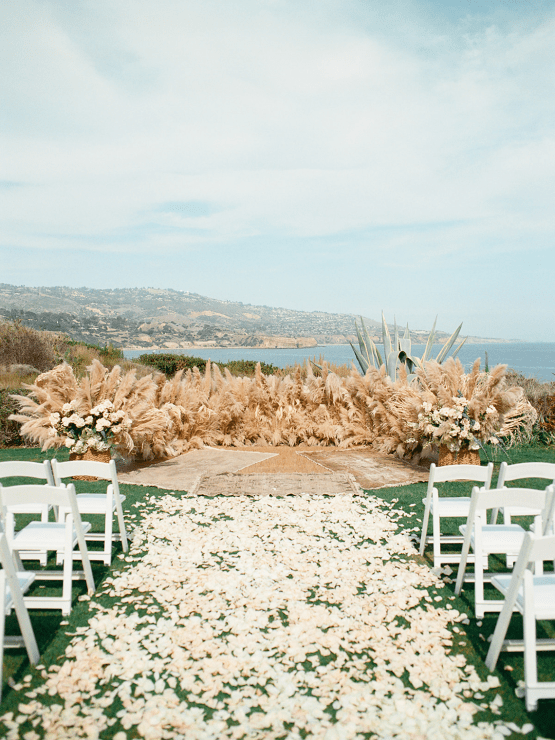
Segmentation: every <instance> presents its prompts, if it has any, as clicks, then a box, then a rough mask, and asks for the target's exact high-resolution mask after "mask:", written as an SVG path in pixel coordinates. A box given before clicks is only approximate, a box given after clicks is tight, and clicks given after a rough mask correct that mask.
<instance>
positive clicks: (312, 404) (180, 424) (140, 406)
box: [13, 358, 535, 460]
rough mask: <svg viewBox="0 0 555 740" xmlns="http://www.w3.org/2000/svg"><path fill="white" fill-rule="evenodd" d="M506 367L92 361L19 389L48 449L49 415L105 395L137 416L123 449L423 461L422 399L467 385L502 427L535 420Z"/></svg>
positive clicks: (26, 427) (149, 453) (473, 400)
mask: <svg viewBox="0 0 555 740" xmlns="http://www.w3.org/2000/svg"><path fill="white" fill-rule="evenodd" d="M505 370H506V368H505V366H503V365H499V366H497V367H496V368H494V369H493V370H492V371H491V372H490V373H480V371H479V362H477V363H475V365H474V367H473V368H472V371H471V372H470V373H468V374H465V372H464V369H463V367H462V365H461V363H460V362H459V361H458V360H453V359H452V358H451V359H449V360H447V361H446V362H445V363H444V364H443V365H440V364H438V363H437V362H435V361H432V362H428V363H426V364H425V365H424V368H423V369H421V370H419V371H418V374H417V379H416V380H415V381H413V382H412V383H409V382H408V381H407V377H406V373H403V372H401V373H400V376H399V378H398V379H397V380H396V381H392V380H391V379H390V378H389V376H388V375H387V373H386V372H385V368H381V369H380V370H376V369H375V368H370V369H369V370H368V372H367V373H366V375H364V376H363V375H361V374H360V373H359V372H358V371H357V370H356V368H354V367H353V368H352V369H351V370H350V372H349V374H348V375H347V376H346V377H340V376H339V375H337V374H335V373H333V372H331V371H330V368H329V366H328V365H327V364H326V363H325V362H324V363H323V365H322V370H321V371H320V372H318V374H315V372H313V369H312V367H311V366H310V365H307V366H305V367H304V368H301V367H300V366H298V367H297V368H296V369H295V371H294V373H292V374H288V375H283V376H281V375H267V376H266V375H264V374H263V373H262V372H261V369H260V365H259V366H258V367H257V369H256V372H255V375H254V377H252V378H249V377H235V376H232V375H231V373H230V372H229V371H228V370H227V369H226V370H225V371H224V373H223V374H222V372H221V370H220V368H219V367H217V366H215V365H214V366H212V365H211V364H210V362H208V363H207V365H206V369H205V372H204V373H200V372H199V370H198V368H193V370H187V371H186V372H184V371H180V372H178V373H177V374H176V375H175V376H174V377H173V378H171V379H169V380H168V379H166V377H165V376H164V375H162V374H161V373H154V374H149V375H146V376H144V377H142V378H137V376H136V373H135V371H128V372H125V373H124V372H122V371H121V369H120V368H119V367H118V366H116V367H114V368H113V369H112V370H108V369H107V368H105V367H104V366H103V365H102V364H101V363H100V362H98V361H97V360H95V361H94V362H93V363H92V365H90V366H89V367H88V368H87V373H86V375H85V376H84V377H83V378H80V379H77V378H75V376H74V375H73V372H72V369H71V367H70V366H69V365H66V364H63V365H59V366H58V367H56V368H54V369H53V370H51V371H50V372H47V373H43V374H42V375H40V376H39V377H38V378H37V379H36V381H35V383H34V384H33V385H31V386H28V388H29V390H30V391H31V396H32V397H31V398H29V397H24V396H19V397H17V400H18V402H19V405H20V413H19V414H17V415H14V417H13V418H15V419H16V420H17V421H19V422H20V423H21V424H22V427H21V431H22V434H23V435H25V436H26V437H28V438H29V439H30V440H32V441H34V442H38V443H39V444H41V445H42V446H43V449H47V448H48V447H52V446H60V445H62V444H63V439H60V438H59V437H53V436H52V433H51V424H50V421H49V416H50V414H51V413H53V412H60V411H61V408H62V406H63V404H64V403H68V402H69V401H72V400H74V399H76V401H77V403H78V411H79V413H81V414H84V413H86V412H87V411H89V410H90V409H91V408H92V407H94V406H95V405H96V404H98V403H100V402H101V401H103V400H110V401H112V403H113V404H114V408H115V409H116V410H120V409H121V410H123V411H125V412H126V413H127V414H128V415H129V417H130V418H131V420H132V426H131V428H130V429H129V431H128V432H125V433H122V434H121V435H120V437H119V438H118V439H117V440H116V449H117V450H118V452H119V453H120V454H122V455H123V456H126V457H134V458H136V459H151V458H165V457H172V456H175V455H177V454H180V453H182V452H186V451H187V450H189V449H192V448H195V447H202V446H203V445H221V446H225V447H232V446H239V447H243V446H249V445H272V446H277V445H288V446H291V447H293V446H296V445H299V444H306V445H310V446H329V445H331V446H337V447H342V448H345V447H357V446H361V445H365V446H368V445H369V446H372V447H374V448H376V449H377V450H380V451H383V452H387V453H393V454H396V455H398V456H400V457H405V458H412V459H414V460H418V459H419V458H420V456H421V455H422V454H423V451H424V450H423V448H424V445H422V444H421V443H419V442H418V440H416V441H411V439H413V435H414V429H413V427H412V426H411V425H412V424H413V423H414V422H415V421H416V420H417V418H418V413H419V411H420V410H421V409H422V404H423V402H424V401H428V402H430V403H435V402H438V403H440V404H441V405H446V404H448V403H449V402H450V401H451V400H452V398H453V397H454V396H456V395H457V394H458V393H459V392H461V393H462V394H463V395H465V397H467V398H468V399H469V408H470V407H471V408H472V409H473V410H474V411H475V412H476V413H480V412H481V409H485V408H486V407H487V406H488V405H493V406H494V407H495V409H496V410H497V412H498V417H499V423H500V426H501V430H500V432H499V434H500V435H502V436H504V437H505V438H506V439H509V440H510V439H511V438H512V437H513V436H514V435H515V433H516V432H517V430H521V429H522V428H528V427H530V425H531V424H532V423H533V420H534V418H535V412H534V410H533V409H532V407H531V406H530V404H529V403H528V402H527V401H526V399H525V398H524V395H523V393H522V390H521V389H519V388H516V387H508V386H507V383H506V379H505V375H506V373H505Z"/></svg>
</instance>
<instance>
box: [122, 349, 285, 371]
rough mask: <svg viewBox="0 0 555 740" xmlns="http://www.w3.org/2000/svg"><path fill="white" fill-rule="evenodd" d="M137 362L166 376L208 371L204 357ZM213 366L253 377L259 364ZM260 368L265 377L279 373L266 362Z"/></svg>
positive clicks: (155, 357)
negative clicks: (180, 372) (196, 369)
mask: <svg viewBox="0 0 555 740" xmlns="http://www.w3.org/2000/svg"><path fill="white" fill-rule="evenodd" d="M136 361H137V362H138V363H140V364H141V365H146V366H147V367H153V368H155V369H156V370H159V371H160V372H161V373H164V374H165V375H175V373H177V372H178V371H179V370H192V369H193V368H194V367H198V369H199V370H200V372H201V373H203V372H204V371H205V370H206V363H207V360H203V359H202V357H192V356H189V355H175V354H171V353H164V354H159V355H156V354H152V355H151V354H148V355H141V356H140V357H138V358H137V360H136ZM212 364H214V365H218V367H219V368H220V369H221V370H223V369H224V368H227V369H228V370H229V372H230V373H231V374H232V375H238V376H243V375H247V376H253V375H254V373H255V370H256V366H257V364H258V363H257V362H256V361H255V360H230V361H229V362H217V363H212ZM260 366H261V369H262V372H263V373H264V375H274V374H275V373H277V372H279V368H277V367H275V366H274V365H267V364H266V363H265V362H261V363H260Z"/></svg>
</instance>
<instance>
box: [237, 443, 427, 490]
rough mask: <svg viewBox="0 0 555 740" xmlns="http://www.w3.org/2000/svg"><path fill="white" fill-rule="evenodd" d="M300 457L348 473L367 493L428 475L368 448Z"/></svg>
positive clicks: (316, 452) (328, 450)
mask: <svg viewBox="0 0 555 740" xmlns="http://www.w3.org/2000/svg"><path fill="white" fill-rule="evenodd" d="M299 455H302V456H303V457H307V458H308V459H309V460H312V461H313V462H315V463H319V464H320V465H323V466H324V467H325V468H327V469H328V470H333V471H335V472H338V473H343V472H344V473H351V474H352V475H354V477H355V478H356V480H357V482H358V483H359V485H360V486H361V487H362V488H366V489H369V488H385V487H387V486H406V485H408V484H409V483H418V482H420V481H425V482H427V480H428V477H429V474H430V471H429V470H428V469H427V468H421V467H418V466H417V465H411V463H408V462H406V461H405V460H400V459H399V458H397V457H393V456H392V455H386V454H385V453H382V452H376V451H375V450H372V449H370V448H368V447H364V448H359V449H354V450H338V449H337V448H333V447H321V448H319V449H318V450H314V451H307V450H303V451H302V452H299ZM251 469H252V468H251Z"/></svg>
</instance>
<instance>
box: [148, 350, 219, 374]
mask: <svg viewBox="0 0 555 740" xmlns="http://www.w3.org/2000/svg"><path fill="white" fill-rule="evenodd" d="M137 362H139V363H140V364H141V365H146V366H147V367H153V368H155V369H156V370H159V371H160V372H161V373H164V374H165V375H175V374H176V373H177V372H178V371H179V370H192V369H193V368H194V367H198V369H199V370H200V372H201V373H203V372H204V370H205V368H206V360H203V359H202V357H190V356H189V355H172V354H170V353H164V354H160V355H141V356H140V357H138V358H137Z"/></svg>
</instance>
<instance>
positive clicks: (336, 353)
mask: <svg viewBox="0 0 555 740" xmlns="http://www.w3.org/2000/svg"><path fill="white" fill-rule="evenodd" d="M378 349H379V350H380V351H381V350H382V347H381V345H378ZM412 349H413V353H414V354H415V355H416V356H422V353H423V352H424V345H423V344H416V345H414V344H413V346H412ZM440 349H441V345H440V344H437V345H434V350H433V353H432V357H435V356H437V354H438V352H439V351H440ZM162 352H169V353H172V354H184V355H193V356H194V357H202V358H203V359H210V360H213V361H215V362H228V361H229V360H256V361H257V362H258V361H260V362H266V363H267V364H269V365H275V366H276V367H281V368H283V367H287V366H288V365H295V363H302V362H303V360H308V359H314V358H316V360H317V361H318V358H319V357H320V356H322V357H323V358H324V359H325V360H327V361H328V362H331V363H333V364H335V365H350V364H351V362H352V361H353V360H354V359H355V357H354V354H353V350H352V349H351V346H350V345H349V344H330V345H325V346H321V347H310V348H308V349H254V348H241V347H231V348H217V347H210V348H200V347H194V348H192V349H161V350H153V351H151V352H148V351H147V350H125V352H124V354H125V357H127V358H128V359H133V358H136V357H138V356H139V355H142V354H145V353H148V354H152V353H156V354H160V353H162ZM486 352H487V354H488V363H489V366H490V368H491V367H494V366H495V365H499V364H501V363H502V364H506V365H508V366H509V367H510V368H513V369H514V370H517V371H518V372H520V373H522V374H523V375H526V376H527V377H533V378H536V379H537V380H540V381H542V382H545V381H555V343H553V342H499V343H488V344H465V345H463V347H462V348H461V350H460V352H459V353H458V355H457V357H458V358H459V359H460V361H461V362H462V363H463V365H464V366H465V367H466V368H467V369H470V367H471V366H472V364H473V362H474V361H475V360H476V358H478V357H480V358H481V360H482V368H483V367H484V362H485V356H486V355H485V353H486ZM357 367H358V365H357Z"/></svg>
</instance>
